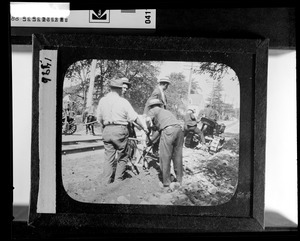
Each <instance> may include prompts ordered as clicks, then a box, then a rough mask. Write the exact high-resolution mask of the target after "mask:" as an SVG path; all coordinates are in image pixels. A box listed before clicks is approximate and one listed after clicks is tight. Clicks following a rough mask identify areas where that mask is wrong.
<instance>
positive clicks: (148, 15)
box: [145, 12, 151, 24]
mask: <svg viewBox="0 0 300 241" xmlns="http://www.w3.org/2000/svg"><path fill="white" fill-rule="evenodd" d="M150 14H151V12H145V18H146V19H145V23H146V24H150V23H151V15H150Z"/></svg>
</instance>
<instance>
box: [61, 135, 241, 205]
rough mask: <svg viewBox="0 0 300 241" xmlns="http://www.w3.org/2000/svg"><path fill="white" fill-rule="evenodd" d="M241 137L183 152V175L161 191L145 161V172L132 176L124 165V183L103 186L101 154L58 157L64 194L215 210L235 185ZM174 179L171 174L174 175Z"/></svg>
mask: <svg viewBox="0 0 300 241" xmlns="http://www.w3.org/2000/svg"><path fill="white" fill-rule="evenodd" d="M238 150H239V135H238V134H230V135H227V136H226V142H225V145H224V146H223V148H222V149H221V150H220V151H219V152H217V153H208V152H207V151H204V150H201V149H199V150H197V149H190V148H186V147H184V148H183V166H184V177H183V182H182V185H181V186H179V185H178V183H177V182H175V181H176V179H174V182H172V184H171V185H170V188H164V187H163V185H162V183H161V182H160V178H159V175H158V174H159V172H158V170H159V166H158V161H157V159H155V158H151V157H149V158H148V159H147V160H148V161H149V168H148V169H147V170H143V168H142V167H141V166H138V170H139V174H134V172H133V171H132V169H131V166H130V165H128V169H127V172H126V173H127V174H126V178H125V179H124V180H123V181H122V182H118V183H112V184H110V185H104V184H103V183H102V182H101V180H102V174H103V162H104V154H103V153H104V151H103V150H97V151H92V152H85V153H78V154H69V155H63V156H62V175H63V185H64V188H65V190H66V192H67V193H68V195H69V196H70V197H71V198H73V199H75V200H77V201H81V202H88V203H122V204H145V205H147V204H158V205H189V206H213V205H219V204H222V203H226V202H228V201H229V200H230V199H231V197H232V196H233V195H234V193H235V190H236V186H237V182H238V162H239V153H238ZM174 176H175V174H174Z"/></svg>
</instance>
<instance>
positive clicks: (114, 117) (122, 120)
mask: <svg viewBox="0 0 300 241" xmlns="http://www.w3.org/2000/svg"><path fill="white" fill-rule="evenodd" d="M136 118H138V114H137V113H136V112H135V110H134V109H133V107H132V106H131V104H130V103H129V101H128V100H126V99H125V98H123V97H121V96H119V95H118V93H116V92H109V93H108V94H107V95H106V96H104V97H103V98H101V99H100V101H99V104H98V107H97V119H98V120H99V122H100V123H103V124H104V125H108V124H122V125H127V124H128V122H133V121H135V120H136Z"/></svg>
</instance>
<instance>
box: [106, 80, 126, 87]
mask: <svg viewBox="0 0 300 241" xmlns="http://www.w3.org/2000/svg"><path fill="white" fill-rule="evenodd" d="M109 86H110V87H115V88H122V87H123V80H122V79H112V80H110V83H109Z"/></svg>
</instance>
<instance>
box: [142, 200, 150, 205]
mask: <svg viewBox="0 0 300 241" xmlns="http://www.w3.org/2000/svg"><path fill="white" fill-rule="evenodd" d="M140 204H148V205H149V204H151V203H149V202H147V201H145V200H143V201H141V202H140Z"/></svg>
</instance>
